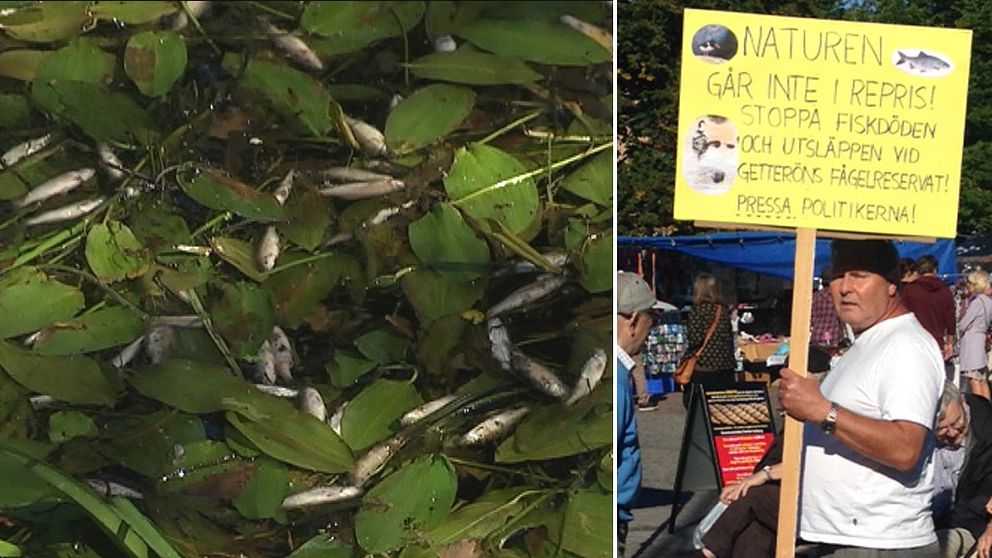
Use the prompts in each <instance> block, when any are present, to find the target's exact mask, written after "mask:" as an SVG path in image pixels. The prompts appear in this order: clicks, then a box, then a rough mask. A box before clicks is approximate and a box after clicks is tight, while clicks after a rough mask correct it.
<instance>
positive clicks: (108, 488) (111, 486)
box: [86, 479, 145, 500]
mask: <svg viewBox="0 0 992 558" xmlns="http://www.w3.org/2000/svg"><path fill="white" fill-rule="evenodd" d="M86 484H88V485H90V488H92V489H93V490H95V491H96V492H97V493H98V494H100V495H101V496H105V497H107V498H109V497H111V496H119V497H121V498H127V499H129V500H142V499H144V497H145V495H144V494H142V493H140V492H138V491H137V490H135V489H133V488H128V487H126V486H124V485H123V484H120V483H117V482H114V481H105V480H103V479H86Z"/></svg>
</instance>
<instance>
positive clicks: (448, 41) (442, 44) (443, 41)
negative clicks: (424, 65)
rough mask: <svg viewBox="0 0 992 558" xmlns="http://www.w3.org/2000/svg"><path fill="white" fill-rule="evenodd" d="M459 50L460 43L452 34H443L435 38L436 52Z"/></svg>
mask: <svg viewBox="0 0 992 558" xmlns="http://www.w3.org/2000/svg"><path fill="white" fill-rule="evenodd" d="M456 50H458V43H456V42H455V39H454V38H453V37H452V36H451V35H441V36H440V37H438V38H436V39H434V52H455V51H456Z"/></svg>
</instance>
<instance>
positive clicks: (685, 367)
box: [672, 305, 723, 386]
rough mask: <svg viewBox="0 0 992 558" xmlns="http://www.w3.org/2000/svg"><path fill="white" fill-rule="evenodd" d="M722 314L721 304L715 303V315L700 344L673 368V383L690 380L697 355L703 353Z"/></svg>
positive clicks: (682, 383)
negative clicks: (690, 354)
mask: <svg viewBox="0 0 992 558" xmlns="http://www.w3.org/2000/svg"><path fill="white" fill-rule="evenodd" d="M722 314H723V306H722V305H717V307H716V316H715V317H714V318H713V323H711V324H710V328H709V329H707V330H706V337H704V338H703V343H702V345H700V346H699V348H698V349H696V352H695V353H693V354H692V356H690V357H689V358H687V359H685V360H683V361H682V363H681V364H679V367H678V369H676V370H675V374H674V375H673V376H672V378H673V379H674V380H675V383H676V384H678V385H680V386H684V385H686V384H688V383H689V381H690V380H692V373H693V372H695V371H696V363H697V362H698V361H699V355H701V354H703V349H705V348H706V344H707V343H709V342H710V337H713V332H715V331H716V325H717V324H718V323H720V316H721V315H722Z"/></svg>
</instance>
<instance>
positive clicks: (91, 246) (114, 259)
mask: <svg viewBox="0 0 992 558" xmlns="http://www.w3.org/2000/svg"><path fill="white" fill-rule="evenodd" d="M86 261H87V263H89V265H90V269H92V270H93V274H94V275H96V276H97V277H98V278H99V279H100V280H101V281H107V282H110V283H112V282H114V281H121V280H123V279H132V278H134V277H137V276H139V275H141V274H143V273H145V272H146V271H148V267H149V265H150V264H151V260H150V257H149V254H148V251H147V250H145V247H144V246H142V244H141V242H139V241H138V239H137V238H135V237H134V233H132V232H131V229H130V228H128V226H127V225H125V224H123V223H121V222H119V221H107V222H106V223H97V224H95V225H93V228H92V229H90V233H89V235H87V236H86Z"/></svg>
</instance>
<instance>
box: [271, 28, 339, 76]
mask: <svg viewBox="0 0 992 558" xmlns="http://www.w3.org/2000/svg"><path fill="white" fill-rule="evenodd" d="M262 24H263V25H265V31H266V33H268V34H269V38H271V39H272V43H273V44H275V45H276V47H277V48H279V50H281V51H283V53H285V54H286V57H288V58H289V59H290V60H292V61H293V62H295V63H297V64H299V65H300V66H302V67H304V68H306V69H307V70H312V71H314V72H323V71H324V63H323V62H321V61H320V58H319V57H318V56H317V54H316V53H315V52H314V51H313V49H311V48H310V47H309V46H308V45H307V44H306V43H305V42H303V39H301V38H299V37H297V36H296V35H293V34H291V33H289V32H288V31H283V30H282V29H279V28H278V27H276V26H275V25H272V24H271V23H269V22H268V21H265V20H263V21H262Z"/></svg>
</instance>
